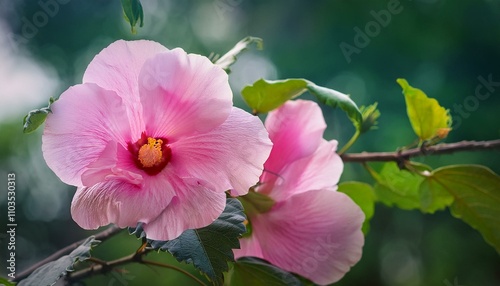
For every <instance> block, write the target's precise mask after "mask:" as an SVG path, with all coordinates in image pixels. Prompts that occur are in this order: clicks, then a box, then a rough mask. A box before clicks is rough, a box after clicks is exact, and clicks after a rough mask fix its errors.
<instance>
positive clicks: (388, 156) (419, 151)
mask: <svg viewBox="0 0 500 286" xmlns="http://www.w3.org/2000/svg"><path fill="white" fill-rule="evenodd" d="M346 145H347V144H346ZM343 149H345V148H342V150H341V151H343ZM481 150H500V139H498V140H490V141H461V142H456V143H449V144H438V145H434V146H426V145H422V146H421V147H418V148H413V149H408V150H400V151H398V152H374V153H368V152H362V153H352V154H342V153H340V152H339V153H340V154H341V157H342V160H343V161H344V162H358V163H362V162H391V161H395V162H404V161H405V160H409V159H410V158H413V157H421V156H431V155H442V154H451V153H455V152H464V151H481Z"/></svg>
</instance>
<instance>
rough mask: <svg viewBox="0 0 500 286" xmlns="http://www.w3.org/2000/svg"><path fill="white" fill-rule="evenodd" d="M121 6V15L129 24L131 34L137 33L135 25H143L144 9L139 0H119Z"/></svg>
mask: <svg viewBox="0 0 500 286" xmlns="http://www.w3.org/2000/svg"><path fill="white" fill-rule="evenodd" d="M121 1H122V7H123V15H124V17H125V20H126V21H127V22H128V23H129V24H130V29H131V30H132V34H135V33H137V30H136V29H135V25H137V23H139V27H142V26H144V11H143V10H142V4H141V1H140V0H121Z"/></svg>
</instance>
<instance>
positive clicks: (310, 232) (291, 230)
mask: <svg viewBox="0 0 500 286" xmlns="http://www.w3.org/2000/svg"><path fill="white" fill-rule="evenodd" d="M363 220H364V214H363V212H362V211H361V209H360V208H359V206H357V205H356V204H355V203H354V202H353V201H352V200H351V199H350V198H349V197H348V196H347V195H345V194H343V193H339V192H334V191H330V190H317V191H309V192H304V193H300V194H298V195H295V196H292V197H290V198H289V199H288V200H287V201H284V202H280V203H278V204H277V205H276V206H275V207H274V208H273V209H272V210H271V211H270V212H268V213H266V214H263V215H260V216H257V217H255V218H253V219H252V220H251V222H252V227H253V235H255V236H256V237H257V238H258V240H259V241H260V242H261V246H262V254H263V256H262V257H260V258H263V259H266V260H268V261H269V262H271V263H272V264H274V265H276V266H279V267H281V268H283V269H285V270H287V271H291V272H295V273H298V274H300V275H302V276H304V277H306V278H308V279H310V280H312V281H313V282H315V283H318V284H321V285H326V284H330V283H334V282H336V281H338V280H340V279H341V278H342V277H343V276H344V274H345V273H346V272H348V271H349V269H350V268H351V267H352V266H353V265H354V264H356V263H357V262H358V261H359V260H360V258H361V253H362V247H363V244H364V236H363V233H362V232H361V225H362V223H363Z"/></svg>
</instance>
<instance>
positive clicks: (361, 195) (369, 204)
mask: <svg viewBox="0 0 500 286" xmlns="http://www.w3.org/2000/svg"><path fill="white" fill-rule="evenodd" d="M338 191H339V192H342V193H344V194H346V195H348V196H349V197H350V198H351V199H352V200H353V201H354V202H355V203H356V204H357V205H358V206H359V207H360V208H361V210H362V211H363V213H364V214H365V221H364V223H363V227H362V230H363V233H364V234H365V235H366V234H367V233H368V230H369V229H370V219H371V218H372V217H373V214H374V212H375V201H376V197H375V191H374V190H373V188H372V186H370V185H368V184H365V183H361V182H344V183H341V184H339V188H338Z"/></svg>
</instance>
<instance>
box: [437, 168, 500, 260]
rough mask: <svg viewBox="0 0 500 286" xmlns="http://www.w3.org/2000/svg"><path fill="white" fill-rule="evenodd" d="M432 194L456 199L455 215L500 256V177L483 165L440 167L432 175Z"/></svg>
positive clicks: (453, 209) (453, 205)
mask: <svg viewBox="0 0 500 286" xmlns="http://www.w3.org/2000/svg"><path fill="white" fill-rule="evenodd" d="M430 180H431V182H430V188H431V191H434V192H437V193H438V194H441V193H444V192H448V193H449V194H450V195H451V196H452V197H453V202H452V203H451V207H450V210H451V213H452V214H453V216H455V217H456V218H459V219H462V220H463V221H465V222H466V223H467V224H469V225H470V226H472V227H473V228H475V229H476V230H478V231H479V232H480V233H481V234H482V235H483V237H484V239H485V240H486V241H487V242H488V243H489V244H491V245H492V246H493V247H494V248H495V249H496V250H497V252H498V253H500V177H499V176H498V175H497V174H495V173H494V172H493V171H492V170H490V169H488V168H486V167H484V166H479V165H454V166H447V167H443V168H439V169H437V170H435V171H434V172H432V174H431V176H430Z"/></svg>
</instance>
